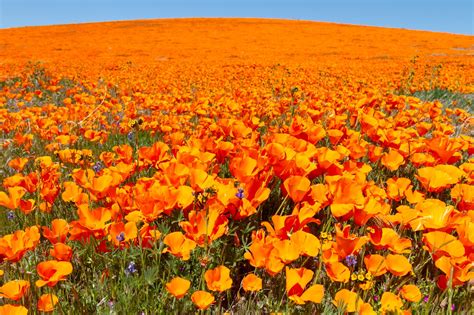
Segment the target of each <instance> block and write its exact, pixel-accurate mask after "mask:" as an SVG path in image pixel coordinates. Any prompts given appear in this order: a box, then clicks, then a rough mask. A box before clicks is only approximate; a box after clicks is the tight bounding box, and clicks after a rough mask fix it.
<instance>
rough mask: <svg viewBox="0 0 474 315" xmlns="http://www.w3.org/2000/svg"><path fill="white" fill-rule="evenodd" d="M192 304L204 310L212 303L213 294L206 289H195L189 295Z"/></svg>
mask: <svg viewBox="0 0 474 315" xmlns="http://www.w3.org/2000/svg"><path fill="white" fill-rule="evenodd" d="M191 300H192V301H193V303H194V305H196V307H197V308H199V309H200V310H206V309H208V308H209V306H211V305H212V303H214V301H215V299H214V296H213V295H212V294H211V293H209V292H206V291H196V292H194V293H193V294H192V295H191Z"/></svg>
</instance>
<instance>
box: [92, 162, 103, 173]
mask: <svg viewBox="0 0 474 315" xmlns="http://www.w3.org/2000/svg"><path fill="white" fill-rule="evenodd" d="M103 168H104V164H102V162H101V161H97V162H95V164H94V166H92V170H94V172H95V173H98V172H100V171H101V170H102V169H103Z"/></svg>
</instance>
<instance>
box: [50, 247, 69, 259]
mask: <svg viewBox="0 0 474 315" xmlns="http://www.w3.org/2000/svg"><path fill="white" fill-rule="evenodd" d="M49 254H50V255H51V256H53V257H54V258H55V259H56V260H59V261H70V260H71V258H72V248H71V247H70V246H68V245H66V244H64V243H56V244H54V245H53V248H52V249H50V250H49Z"/></svg>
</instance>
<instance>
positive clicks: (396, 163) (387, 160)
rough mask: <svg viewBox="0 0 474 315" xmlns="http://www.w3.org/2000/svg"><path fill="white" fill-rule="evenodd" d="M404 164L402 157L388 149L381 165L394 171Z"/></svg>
mask: <svg viewBox="0 0 474 315" xmlns="http://www.w3.org/2000/svg"><path fill="white" fill-rule="evenodd" d="M404 162H405V160H404V158H403V155H401V154H400V153H399V152H398V151H397V150H395V149H392V148H390V149H389V151H388V153H385V154H384V155H383V156H382V165H383V166H385V167H386V168H388V169H389V170H391V171H396V170H398V168H399V167H400V166H401V165H403V163H404Z"/></svg>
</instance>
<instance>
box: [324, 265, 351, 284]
mask: <svg viewBox="0 0 474 315" xmlns="http://www.w3.org/2000/svg"><path fill="white" fill-rule="evenodd" d="M325 267H326V272H327V275H328V277H329V278H330V279H331V280H332V281H335V282H342V283H347V282H349V279H350V276H351V271H350V269H349V268H347V266H345V265H344V264H343V263H341V262H339V261H330V262H327V263H326V264H325Z"/></svg>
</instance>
